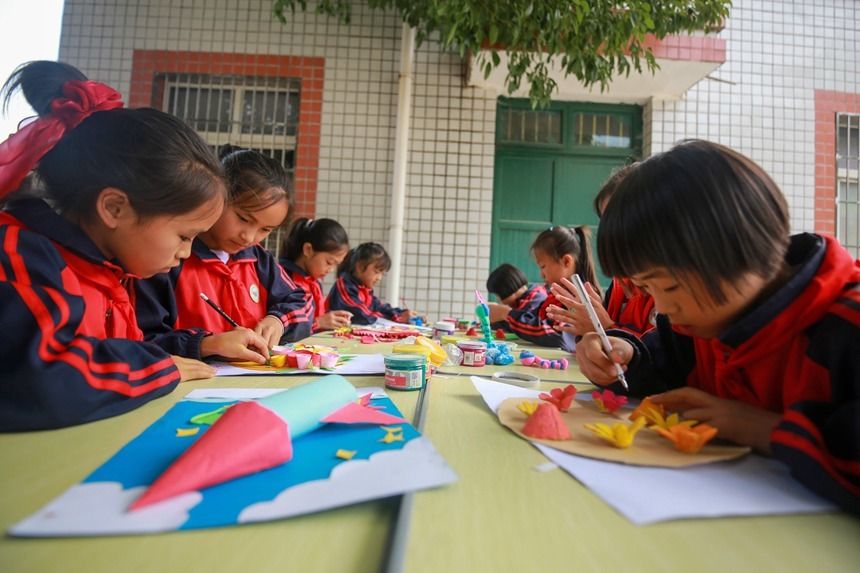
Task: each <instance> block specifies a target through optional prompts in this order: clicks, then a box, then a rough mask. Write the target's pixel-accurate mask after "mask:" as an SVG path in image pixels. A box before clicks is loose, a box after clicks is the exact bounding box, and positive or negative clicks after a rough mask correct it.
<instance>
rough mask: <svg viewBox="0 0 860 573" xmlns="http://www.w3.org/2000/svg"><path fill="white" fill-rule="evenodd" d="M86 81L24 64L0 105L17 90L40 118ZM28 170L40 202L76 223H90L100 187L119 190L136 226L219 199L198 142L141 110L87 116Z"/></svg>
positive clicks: (40, 64)
mask: <svg viewBox="0 0 860 573" xmlns="http://www.w3.org/2000/svg"><path fill="white" fill-rule="evenodd" d="M86 79H87V78H86V76H84V75H83V74H82V73H81V72H80V71H78V70H77V69H76V68H74V67H72V66H70V65H68V64H63V63H59V62H50V61H36V62H30V63H27V64H24V65H22V66H19V67H18V69H16V70H15V72H14V73H13V74H12V76H11V77H10V78H9V79H8V80H7V82H6V83H5V84H4V86H3V88H2V94H3V102H4V105H6V104H8V102H9V99H10V98H11V97H12V95H13V94H14V93H15V92H16V91H18V90H19V89H20V90H21V91H22V92H23V93H24V97H25V98H26V99H27V101H28V102H29V103H30V104H31V105H32V106H33V109H35V110H36V111H37V112H38V113H39V115H41V116H44V115H48V114H50V113H51V102H52V101H53V100H54V99H56V98H57V97H60V96H61V95H62V88H63V85H64V84H65V83H66V82H68V81H71V80H79V81H83V80H86ZM35 171H36V173H37V174H38V176H39V180H40V183H41V184H42V185H44V187H45V196H46V198H48V199H50V200H51V201H52V203H53V204H54V206H55V207H56V208H57V209H58V210H59V211H61V212H62V213H66V214H69V215H72V216H74V217H75V218H79V219H81V220H86V219H89V218H91V217H92V216H93V213H95V202H96V199H97V198H98V196H99V194H100V193H101V192H102V190H103V189H105V188H107V187H114V188H116V189H120V190H121V191H123V192H124V193H125V194H126V195H127V196H128V198H129V202H130V203H131V206H132V208H133V209H134V210H135V212H136V213H137V214H138V216H139V217H141V218H142V219H146V218H150V217H154V216H158V215H180V214H184V213H188V212H190V211H193V210H194V209H196V208H197V207H199V206H200V205H203V204H204V203H206V202H208V201H210V200H212V199H213V198H215V197H219V196H220V197H224V196H225V193H226V187H225V184H224V172H223V169H222V168H221V164H220V163H219V162H218V160H217V158H216V157H215V156H214V154H213V153H212V151H211V150H210V149H209V147H208V146H207V145H206V143H205V142H204V141H203V140H202V139H201V138H200V136H199V135H197V133H196V132H195V131H194V130H193V129H191V128H190V127H188V126H187V125H186V124H185V123H183V122H182V121H180V120H179V119H177V118H175V117H173V116H171V115H168V114H166V113H163V112H160V111H157V110H154V109H149V108H142V109H122V108H120V109H111V110H109V111H98V112H95V113H93V114H92V115H90V116H88V117H87V118H85V119H84V120H83V121H82V122H81V123H80V124H79V125H78V126H77V127H75V128H74V129H71V130H68V131H66V133H65V135H64V136H63V138H62V139H61V140H60V141H59V142H57V144H56V145H55V146H54V147H53V148H52V149H51V150H50V151H48V152H47V153H46V154H45V156H44V157H42V159H41V160H40V161H39V164H38V165H37V166H36V169H35Z"/></svg>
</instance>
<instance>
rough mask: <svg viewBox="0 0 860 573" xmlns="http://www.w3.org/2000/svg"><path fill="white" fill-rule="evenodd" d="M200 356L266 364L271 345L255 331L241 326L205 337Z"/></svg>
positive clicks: (201, 344)
mask: <svg viewBox="0 0 860 573" xmlns="http://www.w3.org/2000/svg"><path fill="white" fill-rule="evenodd" d="M200 355H201V356H203V357H206V356H221V357H224V358H226V359H227V360H247V361H250V362H256V363H257V364H265V363H266V361H268V360H269V345H268V343H267V342H266V340H264V339H263V337H262V336H260V335H259V334H257V333H256V332H254V331H253V330H250V329H248V328H244V327H241V326H240V327H239V328H235V329H233V330H229V331H227V332H222V333H220V334H211V335H209V336H206V337H204V338H203V341H202V342H201V343H200Z"/></svg>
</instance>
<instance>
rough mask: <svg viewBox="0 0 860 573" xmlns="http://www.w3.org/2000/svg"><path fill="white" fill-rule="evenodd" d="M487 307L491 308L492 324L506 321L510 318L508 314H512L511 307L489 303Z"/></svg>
mask: <svg viewBox="0 0 860 573" xmlns="http://www.w3.org/2000/svg"><path fill="white" fill-rule="evenodd" d="M487 306H489V307H490V324H493V323H494V322H500V321H502V320H506V319H507V318H508V314H510V312H511V307H509V306H508V305H506V304H500V303H498V302H488V303H487Z"/></svg>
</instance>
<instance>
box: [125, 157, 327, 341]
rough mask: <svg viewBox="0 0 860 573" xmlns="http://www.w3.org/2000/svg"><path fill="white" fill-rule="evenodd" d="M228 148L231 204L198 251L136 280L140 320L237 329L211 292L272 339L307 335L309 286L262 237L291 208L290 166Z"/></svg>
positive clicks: (163, 326)
mask: <svg viewBox="0 0 860 573" xmlns="http://www.w3.org/2000/svg"><path fill="white" fill-rule="evenodd" d="M221 156H222V159H221V163H222V164H223V166H224V171H225V172H226V174H227V186H228V190H229V199H228V202H227V205H226V206H225V207H224V211H223V212H222V213H221V217H220V218H219V219H218V221H217V222H216V223H215V224H214V225H213V226H212V227H211V228H210V229H209V230H208V231H204V232H203V233H200V235H199V236H198V237H197V238H196V239H195V240H194V243H193V244H192V246H191V256H189V257H188V258H187V259H185V260H183V261H182V262H181V263H180V264H179V266H177V267H174V268H173V269H172V270H171V271H170V272H169V273H165V274H161V275H156V276H155V277H153V278H151V279H148V280H146V281H139V282H138V283H137V301H136V307H137V316H138V324H139V325H140V327H141V328H142V329H143V331H144V333H145V334H147V335H149V334H157V333H164V332H170V331H171V330H175V329H185V328H200V329H205V330H207V331H209V332H213V333H221V332H226V331H229V330H232V329H233V328H234V326H233V324H231V323H230V322H229V321H228V320H227V319H226V318H225V317H223V316H222V315H220V314H219V313H217V312H216V311H214V310H213V309H212V308H211V307H210V306H209V305H208V304H206V303H205V302H204V301H203V300H202V299H201V296H200V293H204V294H206V296H207V297H210V298H211V299H212V300H213V301H215V302H216V304H218V305H219V306H220V307H221V309H222V310H223V311H224V312H225V313H226V314H227V315H228V316H229V317H230V318H231V319H232V320H233V321H235V322H236V323H237V324H240V325H243V326H247V327H248V328H251V329H253V331H254V332H256V333H257V334H259V335H260V336H261V337H262V338H263V340H265V341H266V344H267V345H268V346H269V347H272V346H275V345H277V344H281V343H282V342H286V341H295V340H299V339H301V338H305V337H307V336H309V335H310V330H311V321H312V317H310V316H309V315H308V310H309V307H308V305H307V304H306V303H305V300H304V296H303V293H302V291H301V290H299V289H298V288H297V287H296V286H295V284H293V282H292V280H290V278H289V277H288V276H287V275H286V273H285V272H284V270H283V269H282V268H281V266H280V265H279V264H278V261H277V260H276V259H275V257H274V256H273V255H272V254H271V253H270V252H269V251H267V250H266V249H264V248H263V247H262V246H261V245H260V243H261V242H262V241H263V240H265V238H266V237H268V236H269V234H270V233H271V232H272V231H273V230H275V229H276V228H277V227H278V226H279V225H281V224H282V223H283V222H284V219H286V217H287V214H288V212H289V208H290V195H291V189H290V183H289V179H288V176H287V172H286V171H285V170H284V168H283V166H282V165H281V164H280V163H278V162H277V161H275V160H274V159H272V158H270V157H267V156H265V155H263V154H262V153H260V152H258V151H253V150H250V149H241V148H238V147H233V146H226V147H225V148H224V149H222V151H221ZM180 354H193V350H191V349H186V350H185V352H180Z"/></svg>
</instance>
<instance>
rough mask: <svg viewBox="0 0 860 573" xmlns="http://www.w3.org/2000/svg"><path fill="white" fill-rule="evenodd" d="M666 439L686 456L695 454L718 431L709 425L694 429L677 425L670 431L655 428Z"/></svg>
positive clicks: (684, 425)
mask: <svg viewBox="0 0 860 573" xmlns="http://www.w3.org/2000/svg"><path fill="white" fill-rule="evenodd" d="M654 429H655V430H657V432H659V433H660V435H661V436H663V437H664V438H666V439H668V440H671V441H672V442H673V443H674V444H675V449H676V450H678V451H679V452H684V453H685V454H695V453H697V452H698V451H699V450H701V449H702V447H703V446H704V445H705V444H707V443H708V442H709V441H711V440H712V439H713V438H714V436H716V435H717V429H716V428H714V427H713V426H709V425H707V424H699V425H698V426H693V427H692V428H691V427H690V426H688V425H686V424H676V425H674V426H672V427H670V428H669V429H665V428H659V427H658V428H654Z"/></svg>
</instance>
